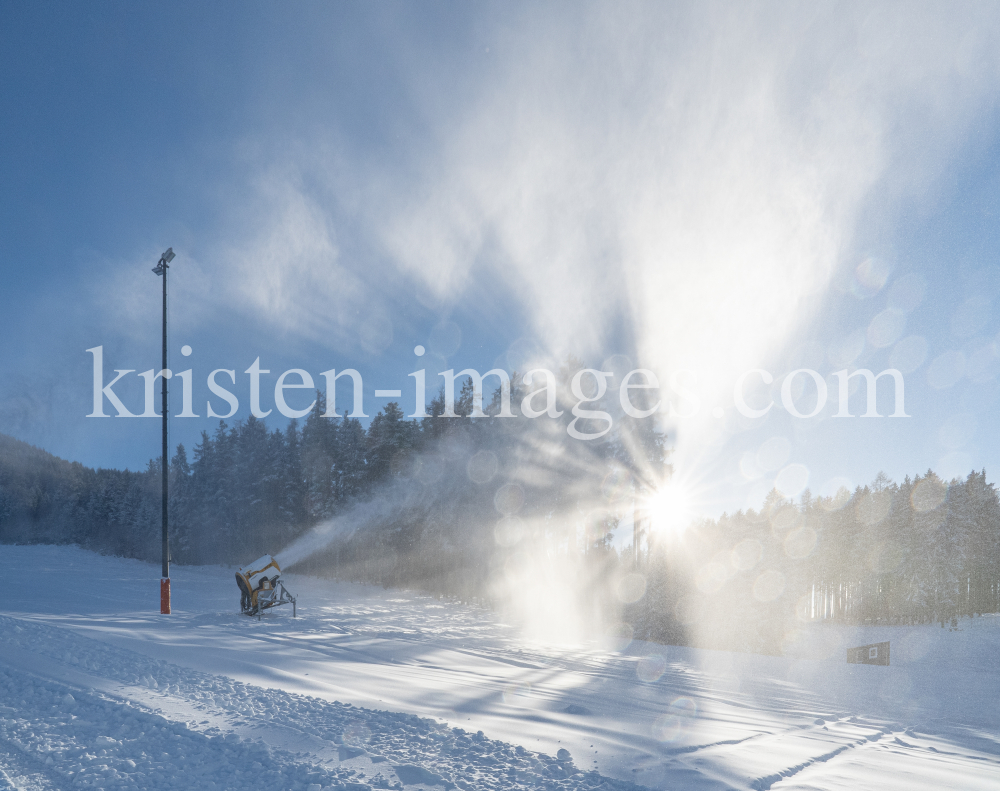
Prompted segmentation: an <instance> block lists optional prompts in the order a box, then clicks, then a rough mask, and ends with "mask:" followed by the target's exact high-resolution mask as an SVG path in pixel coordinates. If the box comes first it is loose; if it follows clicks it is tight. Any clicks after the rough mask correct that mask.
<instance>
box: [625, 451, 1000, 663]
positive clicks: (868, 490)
mask: <svg viewBox="0 0 1000 791" xmlns="http://www.w3.org/2000/svg"><path fill="white" fill-rule="evenodd" d="M642 568H643V571H644V573H645V574H646V576H647V580H648V586H649V587H648V591H647V594H646V596H645V597H644V600H643V601H640V602H638V603H636V604H634V605H631V606H630V607H629V608H628V610H629V611H628V614H627V615H626V618H631V619H632V620H633V621H634V622H635V624H636V629H637V632H638V633H639V634H641V635H643V636H648V637H650V638H652V639H657V640H662V641H666V642H675V641H678V640H681V641H683V640H685V639H690V638H691V635H695V634H696V635H697V642H699V643H702V644H708V645H711V644H715V645H718V647H746V648H749V649H751V650H764V651H770V652H775V653H780V652H781V648H782V645H783V643H785V642H787V641H788V640H789V639H792V638H793V637H794V632H795V629H796V627H799V626H801V625H803V624H806V623H810V622H817V621H829V622H836V623H844V624H856V625H876V624H885V625H899V624H921V623H940V624H941V626H945V625H948V624H952V625H954V624H955V623H956V622H957V619H958V618H961V617H975V616H977V615H983V614H986V613H996V612H1000V499H998V495H997V491H996V489H995V487H994V486H993V484H990V483H988V482H987V480H986V472H985V470H984V471H980V472H975V471H974V472H971V473H970V474H969V475H968V476H967V477H966V478H965V479H964V480H959V479H955V480H952V481H950V482H948V481H944V480H942V479H941V478H940V477H938V476H937V475H936V474H935V473H934V472H933V471H931V470H928V471H927V473H926V474H924V475H923V476H920V475H917V476H915V477H914V478H910V477H909V476H907V477H906V478H905V479H904V480H903V481H902V483H895V482H893V481H891V480H889V478H887V477H886V476H885V475H884V474H882V473H880V474H879V475H878V476H877V477H876V478H875V480H874V481H873V482H872V483H871V484H869V485H867V486H859V487H858V488H856V489H855V490H854V491H853V492H848V491H847V489H841V490H840V491H839V492H838V493H837V494H836V495H835V496H832V497H813V496H812V495H811V493H810V492H809V491H806V492H804V493H803V494H802V496H801V498H800V500H799V501H798V502H792V501H791V500H787V499H784V498H783V497H782V496H781V495H780V494H779V493H778V492H776V491H772V492H771V493H770V495H769V496H768V497H767V499H766V500H765V502H764V504H763V507H762V508H761V509H760V510H759V511H754V510H748V511H739V512H737V513H735V514H732V515H723V516H722V517H721V518H719V519H716V520H704V521H701V522H699V523H697V524H694V525H692V526H691V527H690V528H689V529H688V531H687V532H686V533H685V534H684V535H683V536H682V537H675V538H674V539H672V540H671V539H667V538H663V539H661V540H660V541H658V542H657V541H654V542H652V543H651V544H650V545H649V546H647V547H646V549H645V552H644V555H643V563H642Z"/></svg>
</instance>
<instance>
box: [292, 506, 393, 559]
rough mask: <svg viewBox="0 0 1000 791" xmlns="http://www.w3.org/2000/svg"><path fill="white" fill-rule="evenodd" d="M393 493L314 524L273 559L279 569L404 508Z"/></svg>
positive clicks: (321, 550) (322, 549)
mask: <svg viewBox="0 0 1000 791" xmlns="http://www.w3.org/2000/svg"><path fill="white" fill-rule="evenodd" d="M395 494H396V496H393V494H391V493H390V494H388V495H386V493H382V494H381V495H380V496H379V497H376V498H375V499H374V500H370V501H367V502H361V503H357V504H355V505H354V506H352V507H351V508H349V509H348V510H347V511H346V512H344V513H343V514H340V515H339V516H336V517H334V518H332V519H327V520H326V521H324V522H321V523H320V524H318V525H316V526H315V527H313V528H312V529H310V530H309V531H307V532H306V533H305V534H303V535H301V536H299V538H297V539H296V540H295V541H293V542H292V544H291V545H290V546H287V547H285V548H284V549H282V550H281V552H279V553H278V554H277V555H275V560H277V561H278V565H279V566H281V567H282V568H287V567H290V566H294V565H295V564H296V563H301V562H303V561H304V560H308V559H309V558H311V557H312V556H313V555H316V554H318V553H320V552H323V551H324V550H326V549H327V548H328V547H330V545H332V544H333V543H334V542H336V541H346V540H347V539H349V538H350V537H351V536H353V535H354V533H355V532H356V531H357V530H358V529H359V528H362V527H364V526H365V525H372V524H379V523H382V522H385V521H386V520H389V519H391V518H392V517H393V516H394V515H395V514H398V513H400V512H401V511H402V510H403V509H404V508H405V507H406V500H405V497H404V498H400V497H399V496H398V494H399V493H398V492H396V493H395Z"/></svg>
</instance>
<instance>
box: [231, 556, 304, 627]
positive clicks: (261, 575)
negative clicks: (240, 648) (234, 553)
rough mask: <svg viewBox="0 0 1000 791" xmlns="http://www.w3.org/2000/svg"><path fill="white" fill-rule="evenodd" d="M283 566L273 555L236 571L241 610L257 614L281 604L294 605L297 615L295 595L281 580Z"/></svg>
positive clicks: (245, 612)
mask: <svg viewBox="0 0 1000 791" xmlns="http://www.w3.org/2000/svg"><path fill="white" fill-rule="evenodd" d="M280 577H281V567H280V566H279V565H278V561H276V560H275V559H274V558H273V557H272V556H271V555H264V557H262V558H259V559H258V560H255V561H254V562H253V563H249V564H247V565H246V566H243V567H242V568H241V569H240V570H239V571H237V572H236V584H237V585H238V586H239V588H240V610H241V611H242V612H243V614H244V615H256V616H257V617H258V618H259V617H260V614H261V613H262V612H264V610H268V609H270V608H271V607H277V606H278V605H279V604H291V605H292V617H293V618H294V617H295V597H294V596H292V594H290V593H289V592H288V591H287V590H286V588H285V586H284V584H282V582H281V579H280Z"/></svg>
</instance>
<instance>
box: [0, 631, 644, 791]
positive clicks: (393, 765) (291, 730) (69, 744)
mask: <svg viewBox="0 0 1000 791" xmlns="http://www.w3.org/2000/svg"><path fill="white" fill-rule="evenodd" d="M0 631H2V632H3V633H4V634H5V635H6V640H5V645H4V646H3V648H2V650H0V657H2V658H3V659H5V660H6V667H3V668H2V669H0V691H2V692H3V698H4V699H5V700H8V701H10V702H11V703H13V704H15V705H6V706H3V707H0V740H2V742H3V744H5V745H7V746H8V747H9V748H10V749H9V752H10V753H11V754H12V755H14V756H16V761H12V762H11V769H12V770H13V771H15V773H17V776H18V777H22V776H23V777H25V778H27V779H26V780H25V781H23V782H21V785H24V786H25V787H35V786H37V787H38V788H49V787H60V784H62V783H66V782H67V781H69V782H72V783H74V784H79V785H82V786H83V787H93V788H97V787H101V788H142V787H146V788H164V789H168V788H185V787H191V784H192V783H194V785H195V786H196V787H197V788H203V789H215V788H245V787H253V788H260V789H272V788H273V789H293V788H295V789H298V788H303V789H308V788H310V787H314V788H335V789H357V791H361V789H365V788H402V787H403V786H404V784H406V785H414V784H416V785H420V784H424V785H430V786H444V787H458V788H463V789H465V788H476V789H478V788H484V789H487V788H488V789H498V790H500V789H513V788H518V787H526V788H565V789H583V788H588V789H589V788H604V789H608V790H609V791H611V790H612V789H621V790H622V791H627V790H628V789H634V788H638V787H637V786H635V785H634V784H632V783H629V782H624V781H618V780H611V779H608V778H602V777H601V776H600V775H598V774H597V773H596V772H589V773H583V772H581V771H579V770H578V769H576V767H575V766H574V765H573V761H572V760H571V759H570V758H569V757H568V756H566V757H563V758H559V757H551V756H547V755H544V754H541V753H534V752H530V751H527V750H524V749H523V748H516V747H512V746H511V745H509V744H505V743H503V742H500V741H496V740H491V739H487V738H486V737H485V736H484V735H483V734H482V732H478V733H476V734H471V733H467V732H465V731H464V730H463V729H461V728H454V729H453V728H449V727H447V726H446V725H444V724H442V723H438V722H435V721H433V720H430V719H426V718H421V717H416V716H413V715H407V714H398V713H392V712H386V711H373V710H369V709H363V708H358V707H355V706H352V705H350V704H342V703H338V702H329V701H324V700H319V699H316V698H310V697H306V696H302V695H294V694H290V693H287V692H284V691H282V690H274V689H262V688H259V687H254V686H251V685H247V684H242V683H240V682H233V681H231V680H229V679H226V678H220V677H218V676H212V675H209V674H207V673H200V672H197V671H194V670H190V669H186V668H182V667H177V666H175V665H171V664H169V663H166V662H163V661H158V660H154V659H150V658H148V657H145V656H142V655H140V654H136V653H135V652H132V651H129V650H127V649H122V648H117V647H113V646H108V645H105V644H103V643H100V642H98V641H95V640H91V639H88V638H86V637H82V636H80V635H77V634H74V633H73V632H72V631H70V630H66V629H58V628H54V627H51V626H47V625H45V624H39V623H32V622H28V621H21V620H18V619H13V618H9V617H6V616H0ZM29 664H30V665H31V666H33V668H34V670H33V671H28V670H26V669H22V667H23V666H25V665H29ZM19 666H20V667H19ZM91 674H94V675H91ZM98 674H99V675H98ZM53 676H58V677H62V678H64V679H66V678H68V679H72V681H73V682H75V683H66V682H64V681H56V680H53V678H52V677H53ZM156 711H159V712H160V713H155V712H156ZM274 742H278V743H284V744H286V745H288V746H289V747H291V746H295V747H298V748H299V750H298V751H297V752H296V753H293V752H292V751H291V750H290V749H285V748H282V747H276V746H274ZM303 747H305V748H307V750H306V753H307V755H308V756H309V757H310V758H311V759H312V762H310V760H308V759H306V760H303V758H302V757H301V756H302V748H303ZM342 764H343V765H342ZM361 767H364V768H361ZM32 769H35V770H36V771H35V773H34V774H32V773H31V770H32ZM365 769H367V771H365ZM36 775H37V778H36ZM53 778H54V785H53ZM9 782H10V783H11V785H12V786H13V787H18V788H20V787H21V785H17V784H15V783H13V782H12V781H9ZM46 783H48V785H46Z"/></svg>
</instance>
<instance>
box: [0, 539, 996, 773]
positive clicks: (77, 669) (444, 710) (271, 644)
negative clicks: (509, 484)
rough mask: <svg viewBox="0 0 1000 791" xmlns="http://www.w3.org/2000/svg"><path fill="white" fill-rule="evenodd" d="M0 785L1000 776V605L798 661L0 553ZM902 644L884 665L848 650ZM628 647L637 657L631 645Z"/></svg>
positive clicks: (178, 570)
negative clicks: (291, 598)
mask: <svg viewBox="0 0 1000 791" xmlns="http://www.w3.org/2000/svg"><path fill="white" fill-rule="evenodd" d="M0 550H2V552H3V558H4V568H5V569H6V574H5V577H4V580H3V598H2V602H3V604H2V606H0V630H2V634H3V640H2V641H0V788H2V787H8V788H18V789H51V788H60V789H61V788H104V789H111V788H144V789H145V788H148V789H153V788H156V789H159V788H165V789H166V788H185V789H192V788H193V789H212V788H234V789H235V788H241V789H242V788H254V789H303V790H305V789H309V790H310V791H315V789H322V788H338V789H355V790H356V791H357V790H361V789H367V788H396V789H399V788H405V789H412V788H426V789H430V788H438V789H441V788H451V787H458V788H462V789H513V788H553V789H555V788H559V789H563V788H565V789H577V788H580V789H583V788H606V789H630V788H634V787H636V786H642V787H648V788H658V789H659V788H663V789H691V790H693V791H703V790H705V791H707V790H709V789H711V790H713V791H714V790H715V789H741V790H742V789H768V788H770V789H775V791H786V789H823V790H824V791H827V790H828V789H851V791H854V790H855V789H865V788H878V789H907V791H913V789H928V791H929V790H930V789H935V790H937V789H942V788H961V789H968V790H969V791H975V789H993V788H996V787H997V784H998V780H997V778H1000V712H998V707H997V706H996V701H997V700H1000V663H998V661H997V660H996V657H997V656H998V655H1000V619H997V618H992V617H985V618H977V619H974V620H973V621H969V620H965V621H963V622H962V623H961V625H960V630H959V631H950V630H947V629H944V630H943V629H941V628H939V627H936V626H921V627H892V628H865V629H848V628H839V627H829V626H818V627H810V628H809V629H803V630H799V631H795V632H791V633H790V634H789V636H788V640H787V646H788V648H787V655H786V656H785V657H766V656H755V655H744V654H734V653H728V652H722V651H709V650H699V649H690V648H678V647H671V646H659V645H655V644H649V643H641V642H633V643H631V644H630V645H628V646H624V647H623V646H620V645H618V646H613V645H610V644H605V643H601V642H599V641H595V642H591V643H585V644H577V645H547V644H544V643H539V642H537V641H532V640H529V639H527V638H526V637H524V636H523V635H522V634H521V633H520V632H519V630H518V629H517V628H516V627H515V626H512V625H509V624H504V623H503V622H501V621H500V620H499V618H498V617H497V616H495V615H494V614H492V613H490V612H488V611H485V610H482V609H478V608H474V607H468V606H462V605H459V604H455V603H451V602H447V601H442V600H437V599H435V598H433V597H429V596H424V595H420V594H415V593H410V592H400V591H391V590H390V591H383V590H381V589H376V588H370V587H365V586H359V585H351V584H338V583H334V582H330V581H326V580H319V579H314V578H304V577H295V576H293V575H289V576H287V578H286V582H287V585H288V587H289V588H290V589H291V590H292V591H293V592H294V593H295V594H296V595H298V597H299V608H298V613H299V617H298V618H295V619H293V618H292V617H291V610H290V608H282V609H278V610H275V611H272V612H270V613H268V614H267V615H265V617H264V618H262V619H261V620H259V621H258V620H256V619H249V618H246V617H242V616H240V615H238V606H239V593H238V590H237V588H236V585H235V582H234V578H233V572H232V570H230V569H225V568H219V567H199V568H190V567H175V568H174V569H173V573H172V584H173V594H174V607H175V612H174V614H173V615H170V616H161V615H159V614H158V612H157V610H158V602H159V600H158V595H159V588H158V585H159V581H158V577H159V573H158V572H159V568H158V566H154V565H152V564H146V563H141V562H139V561H135V560H123V559H119V558H108V557H101V556H98V555H94V554H91V553H88V552H84V551H83V550H80V549H78V548H75V547H40V546H33V547H0ZM880 640H890V641H892V661H893V664H892V665H891V666H890V667H878V666H865V665H847V664H846V663H845V661H844V649H845V648H846V647H847V646H849V645H860V644H863V643H868V642H876V641H880ZM616 649H621V650H616Z"/></svg>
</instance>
